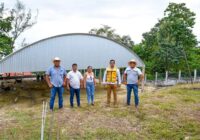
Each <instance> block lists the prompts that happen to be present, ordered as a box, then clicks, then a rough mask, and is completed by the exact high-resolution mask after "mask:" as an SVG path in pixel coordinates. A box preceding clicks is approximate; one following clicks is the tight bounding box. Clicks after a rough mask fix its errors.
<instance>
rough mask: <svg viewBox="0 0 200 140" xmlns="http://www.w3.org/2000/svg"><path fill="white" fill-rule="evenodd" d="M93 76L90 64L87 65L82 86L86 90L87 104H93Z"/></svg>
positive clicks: (94, 83)
mask: <svg viewBox="0 0 200 140" xmlns="http://www.w3.org/2000/svg"><path fill="white" fill-rule="evenodd" d="M95 85H96V82H95V76H94V73H93V71H92V66H88V67H87V72H86V73H85V75H84V87H85V88H86V92H87V100H88V104H92V105H94V91H95Z"/></svg>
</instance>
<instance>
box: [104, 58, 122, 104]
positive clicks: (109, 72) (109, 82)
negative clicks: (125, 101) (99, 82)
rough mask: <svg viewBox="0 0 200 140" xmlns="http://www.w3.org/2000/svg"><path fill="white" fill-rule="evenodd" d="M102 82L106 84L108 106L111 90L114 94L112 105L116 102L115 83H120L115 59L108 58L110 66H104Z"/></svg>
mask: <svg viewBox="0 0 200 140" xmlns="http://www.w3.org/2000/svg"><path fill="white" fill-rule="evenodd" d="M103 84H105V85H106V86H107V105H108V106H110V100H111V92H113V95H114V105H116V104H117V85H118V86H120V85H121V76H120V71H119V69H118V68H117V67H116V66H115V60H113V59H112V60H110V66H109V67H108V68H106V71H105V72H104V77H103Z"/></svg>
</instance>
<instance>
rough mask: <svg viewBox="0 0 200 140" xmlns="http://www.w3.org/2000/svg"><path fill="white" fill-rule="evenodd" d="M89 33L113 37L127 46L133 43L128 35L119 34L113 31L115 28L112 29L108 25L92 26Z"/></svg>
mask: <svg viewBox="0 0 200 140" xmlns="http://www.w3.org/2000/svg"><path fill="white" fill-rule="evenodd" d="M89 33H90V34H96V35H99V36H104V37H107V38H110V39H113V40H115V41H117V42H119V43H121V44H123V45H125V46H127V47H132V46H133V45H134V42H133V41H132V39H131V37H130V36H129V35H124V36H120V35H118V34H116V33H115V29H112V28H111V27H110V26H108V25H103V27H100V28H93V29H91V30H90V31H89Z"/></svg>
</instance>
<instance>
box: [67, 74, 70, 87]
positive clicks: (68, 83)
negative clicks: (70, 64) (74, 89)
mask: <svg viewBox="0 0 200 140" xmlns="http://www.w3.org/2000/svg"><path fill="white" fill-rule="evenodd" d="M69 77H70V75H69V73H68V74H67V77H66V81H67V89H68V90H69V87H70V80H69Z"/></svg>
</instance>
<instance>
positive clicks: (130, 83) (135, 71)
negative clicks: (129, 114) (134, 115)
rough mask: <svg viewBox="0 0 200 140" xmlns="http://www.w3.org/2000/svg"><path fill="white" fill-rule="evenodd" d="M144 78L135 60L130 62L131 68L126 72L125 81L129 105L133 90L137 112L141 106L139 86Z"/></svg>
mask: <svg viewBox="0 0 200 140" xmlns="http://www.w3.org/2000/svg"><path fill="white" fill-rule="evenodd" d="M142 78H143V76H142V72H141V70H140V69H139V68H137V67H136V61H135V60H134V59H132V60H130V61H129V67H127V68H126V70H125V72H124V76H123V81H124V83H125V84H126V86H127V105H130V100H131V91H132V90H133V92H134V97H135V107H136V110H137V109H138V105H139V96H138V85H139V83H140V82H141V81H142Z"/></svg>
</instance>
